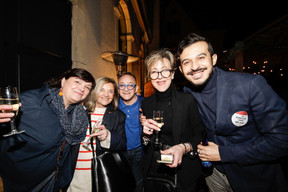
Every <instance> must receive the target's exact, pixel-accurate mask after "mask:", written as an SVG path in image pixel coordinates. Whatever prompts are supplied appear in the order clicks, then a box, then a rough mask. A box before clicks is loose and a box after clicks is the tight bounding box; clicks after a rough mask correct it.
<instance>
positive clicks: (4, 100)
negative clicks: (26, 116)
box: [0, 86, 25, 137]
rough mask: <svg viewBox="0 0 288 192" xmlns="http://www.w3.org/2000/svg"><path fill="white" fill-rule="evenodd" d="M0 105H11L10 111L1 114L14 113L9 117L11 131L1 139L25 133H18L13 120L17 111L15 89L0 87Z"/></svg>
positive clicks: (17, 102)
mask: <svg viewBox="0 0 288 192" xmlns="http://www.w3.org/2000/svg"><path fill="white" fill-rule="evenodd" d="M0 105H12V110H9V111H8V110H2V113H14V114H15V115H14V116H13V117H11V121H10V125H11V131H10V132H9V133H7V134H5V135H3V137H8V136H12V135H16V134H19V133H23V132H25V130H21V131H18V130H17V128H16V125H15V118H16V116H17V115H18V111H19V96H18V92H17V88H16V87H10V86H8V87H0Z"/></svg>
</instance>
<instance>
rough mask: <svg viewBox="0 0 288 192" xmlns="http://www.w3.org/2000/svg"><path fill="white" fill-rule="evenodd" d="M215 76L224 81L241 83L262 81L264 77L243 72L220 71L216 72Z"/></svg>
mask: <svg viewBox="0 0 288 192" xmlns="http://www.w3.org/2000/svg"><path fill="white" fill-rule="evenodd" d="M217 76H219V77H220V78H224V79H225V80H228V81H233V80H236V81H241V82H242V83H245V82H246V83H248V82H249V81H253V80H255V79H256V80H257V79H260V80H264V77H262V76H261V75H257V74H250V73H244V72H234V71H224V70H222V69H219V68H218V70H217Z"/></svg>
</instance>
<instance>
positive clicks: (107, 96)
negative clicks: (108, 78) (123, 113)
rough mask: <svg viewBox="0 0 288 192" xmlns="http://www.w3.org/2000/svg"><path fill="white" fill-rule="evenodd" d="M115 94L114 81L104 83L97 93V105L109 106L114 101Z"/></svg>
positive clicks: (101, 106) (99, 106)
mask: <svg viewBox="0 0 288 192" xmlns="http://www.w3.org/2000/svg"><path fill="white" fill-rule="evenodd" d="M114 94H115V92H114V85H113V84H112V83H105V84H103V86H102V87H101V89H100V91H99V92H97V93H96V107H97V108H105V107H107V105H109V104H110V103H111V102H112V100H113V97H114Z"/></svg>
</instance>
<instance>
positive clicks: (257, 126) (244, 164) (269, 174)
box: [185, 67, 288, 192]
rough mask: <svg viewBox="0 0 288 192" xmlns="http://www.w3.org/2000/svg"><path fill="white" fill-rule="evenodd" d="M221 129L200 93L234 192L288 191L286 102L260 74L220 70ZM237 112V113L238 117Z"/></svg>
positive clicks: (218, 104) (218, 117)
mask: <svg viewBox="0 0 288 192" xmlns="http://www.w3.org/2000/svg"><path fill="white" fill-rule="evenodd" d="M215 70H216V71H217V82H216V91H217V98H216V101H217V102H216V127H213V125H214V124H215V123H213V122H212V120H211V118H209V116H208V115H207V112H206V111H205V109H206V108H205V106H204V104H203V102H202V100H201V97H200V94H199V93H198V92H194V91H192V90H191V89H188V88H186V89H185V91H186V92H190V93H192V94H193V95H194V97H195V99H196V100H197V102H198V106H199V111H200V113H201V117H202V119H203V122H204V123H205V125H206V130H207V132H208V136H209V140H210V141H213V142H215V143H216V144H218V145H219V152H220V156H221V160H222V165H223V167H224V169H225V172H226V174H227V177H228V180H229V182H230V184H231V186H232V188H233V190H234V191H236V192H238V191H241V192H242V191H243V192H246V191H267V192H268V191H269V192H270V191H273V192H275V191H288V187H287V181H286V180H285V177H284V175H283V169H282V167H281V165H280V163H279V159H280V158H281V157H284V156H287V155H288V113H287V110H286V107H285V106H286V104H285V102H284V101H283V100H282V99H281V98H280V97H279V96H278V95H277V94H276V93H275V92H274V91H273V90H272V88H271V87H270V86H269V85H268V84H267V82H266V81H265V79H264V78H263V77H262V76H259V75H251V74H244V73H235V72H225V71H223V70H221V69H219V68H217V67H215ZM236 112H238V113H236Z"/></svg>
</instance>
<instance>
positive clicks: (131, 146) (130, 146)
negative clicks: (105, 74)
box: [118, 72, 144, 192]
mask: <svg viewBox="0 0 288 192" xmlns="http://www.w3.org/2000/svg"><path fill="white" fill-rule="evenodd" d="M118 90H119V95H120V99H119V105H118V108H119V109H120V110H121V111H123V112H124V113H125V114H126V121H125V131H126V137H127V152H126V155H127V158H128V159H129V161H130V164H131V168H132V172H133V175H134V178H135V181H136V189H135V192H138V191H139V192H140V191H143V171H142V169H143V154H144V153H143V149H142V145H141V134H142V125H141V123H140V112H139V109H140V108H141V101H142V100H143V99H144V97H142V96H140V95H137V90H138V86H137V84H136V78H135V76H134V75H133V74H132V73H130V72H127V73H123V74H122V75H120V76H119V77H118Z"/></svg>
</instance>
